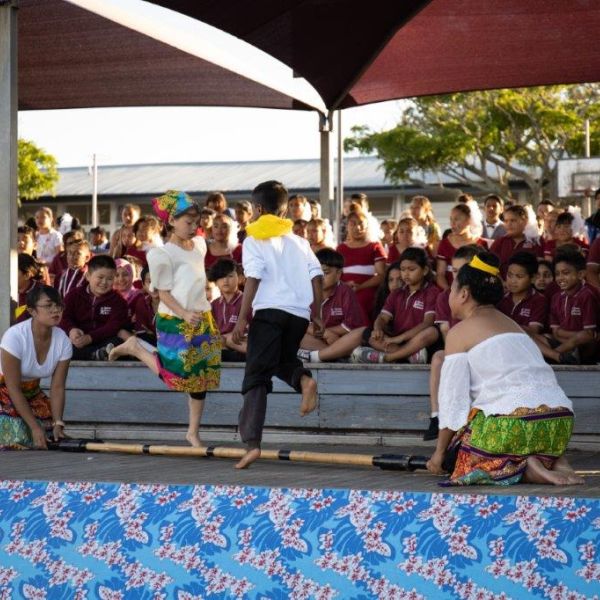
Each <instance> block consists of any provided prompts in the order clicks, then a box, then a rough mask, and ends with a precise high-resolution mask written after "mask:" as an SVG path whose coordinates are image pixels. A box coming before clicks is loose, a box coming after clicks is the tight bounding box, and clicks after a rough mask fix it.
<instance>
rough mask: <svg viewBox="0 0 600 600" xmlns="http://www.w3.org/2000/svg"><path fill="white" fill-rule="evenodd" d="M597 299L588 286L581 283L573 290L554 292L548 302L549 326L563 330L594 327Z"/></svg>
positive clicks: (596, 316) (596, 314) (596, 319)
mask: <svg viewBox="0 0 600 600" xmlns="http://www.w3.org/2000/svg"><path fill="white" fill-rule="evenodd" d="M597 326H598V299H597V296H596V294H595V293H594V292H593V291H592V289H591V288H590V286H588V285H586V284H581V285H580V286H579V287H578V288H577V289H576V291H575V292H573V293H570V294H569V293H567V292H561V293H560V294H555V295H554V296H553V297H552V301H551V302H550V327H560V328H561V329H564V330H565V331H582V330H583V329H596V328H597Z"/></svg>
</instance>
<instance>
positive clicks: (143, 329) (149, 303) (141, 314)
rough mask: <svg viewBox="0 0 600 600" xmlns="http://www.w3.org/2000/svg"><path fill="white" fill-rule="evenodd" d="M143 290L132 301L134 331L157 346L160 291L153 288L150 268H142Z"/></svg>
mask: <svg viewBox="0 0 600 600" xmlns="http://www.w3.org/2000/svg"><path fill="white" fill-rule="evenodd" d="M141 279H142V292H141V293H140V294H137V295H136V296H135V297H134V298H133V301H132V303H131V322H132V325H133V333H134V334H135V335H136V336H137V337H138V338H139V339H141V340H144V341H145V342H148V343H149V344H151V345H152V346H156V311H157V310H158V303H159V301H160V300H159V297H158V291H157V290H155V289H153V288H151V285H150V283H151V281H150V269H149V268H148V267H144V268H143V269H142V276H141Z"/></svg>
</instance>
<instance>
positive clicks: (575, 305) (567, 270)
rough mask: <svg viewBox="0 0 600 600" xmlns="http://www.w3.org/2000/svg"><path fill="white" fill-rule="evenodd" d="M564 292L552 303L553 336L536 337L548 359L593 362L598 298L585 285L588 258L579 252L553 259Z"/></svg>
mask: <svg viewBox="0 0 600 600" xmlns="http://www.w3.org/2000/svg"><path fill="white" fill-rule="evenodd" d="M554 273H555V277H556V283H557V284H558V285H559V287H560V289H561V292H560V293H559V294H555V295H554V296H553V297H552V300H551V301H550V329H551V330H552V333H551V334H549V335H547V336H543V335H535V336H534V340H535V341H536V343H537V345H538V347H539V348H540V350H541V352H542V354H543V355H544V357H545V358H546V359H549V360H551V361H554V362H557V363H563V364H579V363H580V362H584V363H585V362H590V361H591V362H593V359H594V356H595V352H596V346H597V343H596V331H597V327H598V298H597V295H596V294H595V293H594V291H593V290H592V288H591V287H590V286H589V285H587V284H586V283H585V258H584V257H583V255H582V254H581V253H580V252H574V251H570V252H561V253H559V254H557V256H556V258H555V259H554Z"/></svg>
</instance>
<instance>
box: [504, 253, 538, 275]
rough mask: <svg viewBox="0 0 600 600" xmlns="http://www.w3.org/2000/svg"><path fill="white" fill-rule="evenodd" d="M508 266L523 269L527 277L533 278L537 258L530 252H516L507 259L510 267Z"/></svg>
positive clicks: (536, 266) (535, 271)
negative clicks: (516, 266)
mask: <svg viewBox="0 0 600 600" xmlns="http://www.w3.org/2000/svg"><path fill="white" fill-rule="evenodd" d="M510 265H518V266H519V267H523V268H524V269H525V270H526V271H527V274H528V275H529V277H533V276H534V275H535V274H536V273H537V270H538V261H537V258H536V257H535V256H534V255H533V254H531V253H530V252H517V253H516V254H513V255H512V256H511V257H510V258H509V259H508V266H509V267H510Z"/></svg>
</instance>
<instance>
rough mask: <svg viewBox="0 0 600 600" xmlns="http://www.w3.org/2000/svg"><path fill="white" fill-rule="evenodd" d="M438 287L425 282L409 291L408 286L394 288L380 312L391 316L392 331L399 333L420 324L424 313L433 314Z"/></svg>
mask: <svg viewBox="0 0 600 600" xmlns="http://www.w3.org/2000/svg"><path fill="white" fill-rule="evenodd" d="M440 291H441V290H440V288H439V287H437V286H436V285H434V284H432V283H429V282H427V283H426V284H425V285H424V286H423V287H422V288H421V289H420V290H417V291H416V292H411V291H410V289H409V288H408V287H404V288H399V289H397V290H394V291H393V292H392V293H391V294H390V295H389V296H388V297H387V300H386V301H385V304H384V305H383V308H382V309H381V312H382V313H386V314H388V315H390V316H391V317H392V318H393V333H392V335H399V334H401V333H404V332H405V331H408V330H409V329H412V328H413V327H416V326H417V325H420V324H421V323H422V322H423V320H424V319H425V315H427V314H434V315H435V306H436V300H437V297H438V295H439V293H440Z"/></svg>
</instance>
